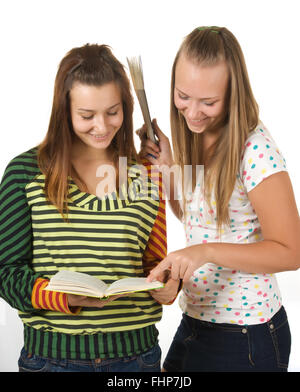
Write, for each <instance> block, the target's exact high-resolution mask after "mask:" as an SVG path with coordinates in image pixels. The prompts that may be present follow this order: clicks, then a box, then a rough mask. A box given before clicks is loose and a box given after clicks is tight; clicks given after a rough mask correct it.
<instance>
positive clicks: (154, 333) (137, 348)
mask: <svg viewBox="0 0 300 392" xmlns="http://www.w3.org/2000/svg"><path fill="white" fill-rule="evenodd" d="M157 342H158V330H157V328H156V326H155V325H154V324H151V325H149V326H147V327H144V328H139V329H134V330H129V331H122V332H111V333H96V334H90V335H71V334H63V333H58V332H50V331H43V330H39V329H35V328H32V327H30V326H28V325H26V324H25V325H24V348H25V349H26V351H27V352H28V353H31V354H35V355H38V356H41V357H46V358H53V359H96V358H102V359H111V358H124V357H130V356H133V355H138V354H141V353H143V352H145V351H147V350H149V349H151V348H152V347H153V346H154V345H156V344H157Z"/></svg>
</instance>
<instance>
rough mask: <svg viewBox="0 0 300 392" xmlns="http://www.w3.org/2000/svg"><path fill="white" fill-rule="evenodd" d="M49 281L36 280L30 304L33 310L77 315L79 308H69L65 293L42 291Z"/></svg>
mask: <svg viewBox="0 0 300 392" xmlns="http://www.w3.org/2000/svg"><path fill="white" fill-rule="evenodd" d="M48 283H49V280H48V279H43V278H38V279H37V280H36V281H35V284H34V286H33V290H32V294H31V303H32V306H33V307H34V308H35V309H43V310H54V311H57V312H62V313H67V314H78V313H79V312H80V310H81V308H80V307H78V308H77V307H76V308H75V307H74V308H73V307H72V308H71V309H70V308H69V305H68V299H67V294H66V293H59V292H56V291H47V290H44V288H46V287H47V286H48Z"/></svg>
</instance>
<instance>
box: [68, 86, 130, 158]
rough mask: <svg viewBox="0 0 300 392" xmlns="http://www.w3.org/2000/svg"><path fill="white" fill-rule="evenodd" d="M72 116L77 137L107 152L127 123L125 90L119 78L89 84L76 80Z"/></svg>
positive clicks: (93, 147)
mask: <svg viewBox="0 0 300 392" xmlns="http://www.w3.org/2000/svg"><path fill="white" fill-rule="evenodd" d="M70 110H71V119H72V125H73V130H74V133H75V135H76V136H77V141H76V142H78V141H80V142H81V145H82V146H84V147H85V148H87V149H88V150H89V151H91V149H92V150H93V151H95V150H97V151H96V152H97V153H99V155H100V154H103V153H105V152H106V150H107V149H108V147H109V146H110V144H111V142H112V140H113V138H114V136H115V135H116V133H117V132H118V131H119V129H120V128H121V126H122V123H123V104H122V98H121V91H120V88H119V86H118V85H117V84H116V83H115V82H110V83H106V84H104V85H102V86H89V85H86V84H81V83H79V82H75V83H74V85H73V87H72V89H71V91H70Z"/></svg>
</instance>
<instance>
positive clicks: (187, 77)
mask: <svg viewBox="0 0 300 392" xmlns="http://www.w3.org/2000/svg"><path fill="white" fill-rule="evenodd" d="M154 127H155V130H156V134H157V136H158V139H159V144H158V145H155V144H153V143H151V141H149V140H146V139H145V138H144V137H143V138H142V152H141V155H142V156H144V155H145V156H147V157H148V159H149V161H150V162H151V163H152V164H156V165H161V168H162V169H161V170H162V171H166V170H168V171H169V172H170V168H171V167H172V166H173V165H174V164H175V163H176V164H177V166H178V167H179V168H180V169H181V170H182V172H183V170H184V168H185V167H186V166H188V165H190V166H191V167H192V168H193V169H194V172H195V171H196V170H195V169H196V168H197V165H198V167H202V168H203V169H204V170H203V171H204V179H203V176H201V174H203V171H198V172H197V171H196V173H195V174H192V177H191V179H188V181H187V182H186V181H183V182H182V184H186V183H192V190H193V192H192V194H190V193H188V192H185V189H184V188H183V191H182V196H183V200H176V198H175V197H174V194H175V189H176V187H181V183H179V184H177V183H176V182H175V181H174V179H173V181H169V184H171V189H170V195H171V198H170V204H171V207H172V209H173V211H174V213H175V214H176V216H177V217H178V218H179V219H180V220H182V222H183V223H184V225H185V232H186V241H187V247H186V248H184V249H181V250H178V251H175V252H172V253H170V254H169V255H168V256H167V257H166V258H165V259H164V260H163V261H162V262H161V263H160V264H159V265H158V266H157V267H156V268H154V269H153V270H152V271H151V273H150V276H149V280H151V279H153V278H155V277H157V276H158V274H159V273H161V271H164V270H166V269H170V270H171V276H172V278H173V279H182V280H183V283H184V286H183V293H182V295H181V297H180V302H179V303H180V307H181V309H182V311H183V319H182V322H181V324H180V326H179V328H178V330H177V333H176V335H175V337H174V340H173V342H172V345H171V347H170V350H169V353H168V355H167V357H166V360H165V364H164V368H165V369H166V370H167V371H286V370H287V367H288V360H289V353H290V343H291V341H290V330H289V324H288V320H287V316H286V313H285V310H284V307H283V306H282V301H281V295H280V291H279V288H278V285H277V281H276V277H275V275H274V273H276V272H280V271H286V270H295V269H297V268H299V266H300V245H299V237H300V220H299V215H298V211H297V206H296V202H295V198H294V194H293V190H292V185H291V182H290V179H289V176H288V174H287V169H286V165H285V160H284V158H283V157H282V155H281V153H280V152H279V150H278V148H277V146H276V144H275V142H274V140H273V139H272V136H271V135H270V133H269V131H268V130H267V129H266V127H265V126H264V125H263V123H262V122H261V121H260V119H259V111H258V105H257V103H256V101H255V99H254V96H253V93H252V90H251V86H250V82H249V78H248V73H247V69H246V65H245V61H244V56H243V53H242V50H241V48H240V45H239V43H238V41H237V39H236V38H235V37H234V35H233V34H232V33H231V32H230V31H229V30H228V29H226V28H224V27H222V28H220V27H216V26H212V27H206V26H204V27H199V28H196V29H195V30H193V31H192V32H191V33H190V34H189V35H188V36H187V37H186V38H185V40H184V41H183V43H182V45H181V47H180V49H179V51H178V53H177V55H176V58H175V61H174V65H173V69H172V86H171V133H172V144H173V148H174V157H173V154H172V151H171V147H170V143H169V141H168V139H167V137H166V136H165V135H164V134H163V132H162V131H161V130H160V129H159V128H158V126H157V124H156V122H154ZM150 154H151V155H152V156H154V157H155V159H154V158H153V157H152V156H151V155H150ZM163 181H164V180H163ZM181 188H182V187H181Z"/></svg>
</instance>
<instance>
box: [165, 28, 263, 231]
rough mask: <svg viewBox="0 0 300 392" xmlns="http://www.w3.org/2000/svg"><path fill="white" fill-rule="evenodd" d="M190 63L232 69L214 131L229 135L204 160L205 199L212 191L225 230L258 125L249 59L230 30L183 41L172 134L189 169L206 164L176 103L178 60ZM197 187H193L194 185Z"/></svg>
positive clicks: (199, 31)
mask: <svg viewBox="0 0 300 392" xmlns="http://www.w3.org/2000/svg"><path fill="white" fill-rule="evenodd" d="M181 55H184V56H186V58H187V59H189V60H190V61H192V62H194V63H196V64H198V65H202V66H211V65H215V64H218V63H219V62H221V61H225V62H226V64H227V67H228V70H229V82H228V87H227V94H226V102H225V111H224V113H223V116H222V117H221V118H219V119H218V122H217V123H215V124H213V125H214V127H215V128H219V127H224V131H223V132H222V133H221V134H220V137H219V138H218V140H217V141H216V143H215V144H214V145H213V146H212V148H211V150H210V153H211V154H209V161H208V162H205V198H206V200H207V201H208V203H209V202H210V200H211V190H212V189H213V188H214V197H215V201H216V209H217V224H218V228H219V229H220V228H221V226H222V225H223V224H228V223H229V212H228V205H229V201H230V198H231V195H232V192H233V189H234V185H235V183H236V179H237V174H238V171H239V165H240V160H241V155H242V151H243V147H244V143H245V141H246V139H247V136H248V134H249V132H251V131H252V130H253V129H254V128H255V127H256V126H257V124H258V121H259V117H258V105H257V103H256V101H255V99H254V96H253V93H252V90H251V86H250V82H249V77H248V72H247V68H246V64H245V60H244V56H243V53H242V50H241V48H240V45H239V43H238V41H237V39H236V38H235V37H234V35H233V34H232V33H231V32H230V31H229V30H227V29H226V28H225V27H221V28H220V27H216V26H213V27H211V28H210V27H201V28H196V29H194V30H193V31H192V32H191V33H190V34H189V35H188V36H187V37H186V38H185V39H184V41H183V43H182V45H181V47H180V49H179V51H178V53H177V55H176V57H175V60H174V64H173V69H172V81H171V108H170V116H171V131H172V143H173V149H174V157H175V161H176V163H178V164H179V165H180V166H181V168H182V169H183V167H184V165H192V166H193V167H195V166H196V165H203V164H204V157H203V149H202V135H201V134H196V133H194V132H191V131H190V130H189V129H188V127H187V124H186V121H185V119H184V117H183V116H182V115H181V114H180V113H179V111H178V109H177V108H176V106H175V105H174V98H173V93H174V86H175V69H176V64H177V61H178V58H179V56H181ZM193 185H194V183H193Z"/></svg>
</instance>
